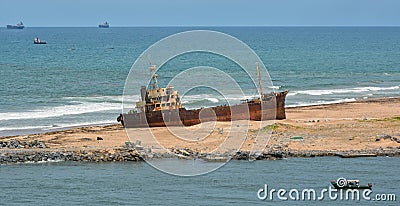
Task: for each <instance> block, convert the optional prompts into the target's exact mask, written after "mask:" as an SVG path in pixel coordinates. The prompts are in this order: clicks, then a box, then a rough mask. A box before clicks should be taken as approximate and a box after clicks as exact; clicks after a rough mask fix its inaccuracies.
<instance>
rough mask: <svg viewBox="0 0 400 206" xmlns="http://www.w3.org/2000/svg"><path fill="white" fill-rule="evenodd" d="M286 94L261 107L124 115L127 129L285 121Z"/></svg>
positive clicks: (244, 105)
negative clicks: (214, 123) (225, 122)
mask: <svg viewBox="0 0 400 206" xmlns="http://www.w3.org/2000/svg"><path fill="white" fill-rule="evenodd" d="M286 94H287V91H285V92H279V93H277V94H276V96H275V97H276V98H272V100H270V101H264V102H260V103H244V104H238V105H233V106H217V107H211V108H203V109H193V110H186V109H185V108H181V109H179V110H163V111H155V112H147V113H144V112H142V113H132V114H123V121H124V126H125V127H127V128H137V127H165V126H181V125H184V126H191V125H196V124H199V123H201V122H207V121H215V120H216V121H235V120H247V119H250V120H255V121H261V120H271V119H285V118H286V114H285V98H286Z"/></svg>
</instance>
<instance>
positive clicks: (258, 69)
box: [256, 62, 264, 99]
mask: <svg viewBox="0 0 400 206" xmlns="http://www.w3.org/2000/svg"><path fill="white" fill-rule="evenodd" d="M256 67H257V74H258V84H259V85H260V93H261V99H262V98H263V96H264V94H263V90H262V84H261V74H260V68H259V67H258V62H257V63H256Z"/></svg>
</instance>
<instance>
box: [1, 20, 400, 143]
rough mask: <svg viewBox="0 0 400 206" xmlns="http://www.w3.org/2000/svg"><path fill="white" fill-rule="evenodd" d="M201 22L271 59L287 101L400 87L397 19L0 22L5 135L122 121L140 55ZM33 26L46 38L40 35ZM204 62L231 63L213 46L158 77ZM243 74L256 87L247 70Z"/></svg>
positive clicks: (217, 98) (210, 99)
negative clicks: (352, 23)
mask: <svg viewBox="0 0 400 206" xmlns="http://www.w3.org/2000/svg"><path fill="white" fill-rule="evenodd" d="M195 29H209V30H214V31H220V32H224V33H226V34H229V35H232V36H234V37H236V38H238V39H240V40H241V41H243V42H244V43H246V44H247V45H249V47H250V48H252V49H253V50H254V51H255V52H256V53H257V54H258V55H259V57H260V58H261V60H262V61H263V63H264V64H265V65H266V66H267V68H268V72H269V75H270V76H271V79H272V82H273V84H274V87H273V88H274V89H276V90H278V91H282V90H290V93H289V94H288V97H287V102H286V103H287V106H299V105H313V104H326V103H335V102H345V101H355V100H356V99H367V98H375V97H394V96H399V94H400V49H399V48H400V28H398V27H284V28H281V27H211V28H206V27H201V28H195V27H193V28H186V27H143V28H141V27H132V28H110V29H99V28H29V27H27V28H25V29H23V30H6V29H5V28H1V29H0V39H1V41H2V44H0V54H1V55H0V83H1V86H0V96H1V99H0V136H6V135H14V134H23V133H33V132H46V131H51V130H57V129H62V128H67V127H73V126H80V125H91V124H110V123H115V122H116V117H117V116H118V114H119V113H121V110H122V105H121V100H122V94H123V90H124V85H125V79H126V77H127V75H128V73H129V70H130V68H131V66H132V65H133V63H134V62H135V60H136V59H137V58H138V57H139V55H140V54H141V53H142V52H143V51H144V50H145V49H146V48H148V47H149V46H150V45H152V44H154V43H156V42H157V41H159V40H161V39H162V38H165V37H167V36H169V35H172V34H175V33H177V32H183V31H189V30H195ZM35 36H38V37H39V38H41V39H42V40H45V41H47V42H48V44H46V45H34V44H33V39H34V37H35ZM200 57H201V58H200ZM199 59H202V61H199V62H197V60H199ZM204 62H209V63H210V65H211V66H214V67H217V68H223V69H226V70H225V71H227V72H229V71H230V69H231V68H233V67H232V66H231V62H229V61H226V60H221V59H218V58H215V57H213V56H207V55H201V54H200V56H196V55H194V56H191V57H185V56H182V57H180V58H177V59H175V62H172V64H171V65H169V66H170V67H168V65H165V69H164V70H162V68H160V73H159V75H160V86H165V85H163V84H165V83H166V82H168V81H169V80H170V79H171V78H173V77H174V72H176V71H178V70H174V68H176V66H177V65H178V66H179V64H181V65H183V66H193V65H194V66H195V65H196V64H198V63H199V64H202V65H204ZM206 77H207V74H205V78H204V82H205V84H207V78H206ZM236 80H237V81H238V82H239V83H240V84H242V85H244V86H245V88H247V89H249V90H251V89H254V90H255V88H254V85H253V86H252V85H251V84H250V85H247V83H248V80H247V79H246V77H245V76H244V75H240V73H238V75H237V79H236ZM177 89H178V90H179V88H177ZM235 98H236V99H235ZM233 99H235V100H237V101H239V99H240V97H233ZM182 101H183V103H184V106H185V107H188V108H198V107H202V106H211V105H219V104H224V103H225V100H224V97H223V96H221V95H219V94H218V93H215V92H214V93H212V92H209V91H206V90H205V91H192V92H191V93H187V94H186V95H185V96H184V97H183V99H182ZM133 106H134V105H133V104H132V108H133Z"/></svg>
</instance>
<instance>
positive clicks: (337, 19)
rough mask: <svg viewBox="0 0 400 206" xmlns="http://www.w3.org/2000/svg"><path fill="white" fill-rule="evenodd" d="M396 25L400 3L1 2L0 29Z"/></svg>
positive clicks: (270, 0) (280, 0)
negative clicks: (15, 26)
mask: <svg viewBox="0 0 400 206" xmlns="http://www.w3.org/2000/svg"><path fill="white" fill-rule="evenodd" d="M20 20H21V21H23V22H24V23H25V25H26V26H97V24H99V23H101V22H103V21H109V22H110V24H111V26H237V25H240V26H254V25H256V26H338V25H339V26H371V25H374V26H400V0H141V1H139V0H0V26H3V25H6V24H16V23H17V22H18V21H20Z"/></svg>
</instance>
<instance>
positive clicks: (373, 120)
mask: <svg viewBox="0 0 400 206" xmlns="http://www.w3.org/2000/svg"><path fill="white" fill-rule="evenodd" d="M358 121H359V122H394V121H400V116H395V117H388V118H384V119H367V120H358Z"/></svg>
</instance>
